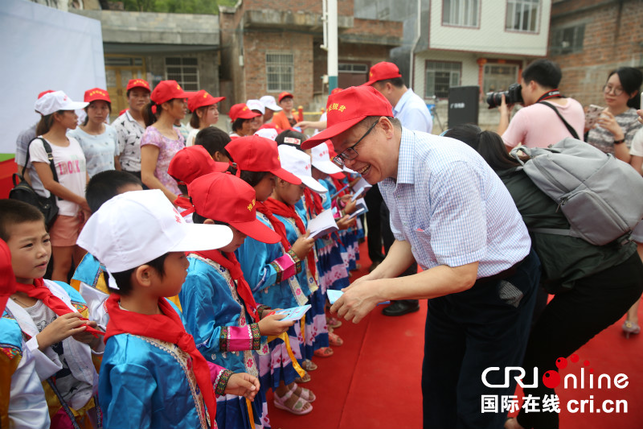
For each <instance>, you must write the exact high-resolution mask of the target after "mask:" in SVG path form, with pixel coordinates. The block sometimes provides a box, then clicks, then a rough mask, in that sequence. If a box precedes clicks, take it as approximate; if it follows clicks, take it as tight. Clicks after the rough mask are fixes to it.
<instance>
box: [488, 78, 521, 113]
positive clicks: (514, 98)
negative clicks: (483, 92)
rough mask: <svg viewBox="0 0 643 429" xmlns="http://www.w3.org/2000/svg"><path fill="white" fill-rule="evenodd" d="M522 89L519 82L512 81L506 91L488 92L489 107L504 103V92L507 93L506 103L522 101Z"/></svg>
mask: <svg viewBox="0 0 643 429" xmlns="http://www.w3.org/2000/svg"><path fill="white" fill-rule="evenodd" d="M521 89H522V87H521V86H520V84H519V83H512V84H511V85H509V89H507V90H506V91H501V92H488V93H487V104H488V105H489V108H490V109H493V108H494V107H498V106H500V105H501V104H502V94H504V95H505V103H507V104H516V103H522V92H520V90H521Z"/></svg>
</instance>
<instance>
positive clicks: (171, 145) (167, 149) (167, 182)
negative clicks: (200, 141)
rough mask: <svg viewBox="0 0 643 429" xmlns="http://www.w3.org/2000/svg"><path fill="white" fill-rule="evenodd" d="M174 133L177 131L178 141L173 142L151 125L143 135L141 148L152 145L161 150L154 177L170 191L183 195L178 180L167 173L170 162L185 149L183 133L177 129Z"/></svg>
mask: <svg viewBox="0 0 643 429" xmlns="http://www.w3.org/2000/svg"><path fill="white" fill-rule="evenodd" d="M174 131H176V139H175V140H172V139H168V138H167V137H165V136H164V135H163V134H161V133H160V132H159V130H158V129H157V128H156V127H153V126H151V125H150V126H149V127H147V128H146V129H145V133H143V137H141V146H145V145H146V144H151V145H154V146H157V147H158V148H159V157H158V160H157V161H156V170H154V176H156V178H157V179H159V182H161V184H163V186H165V187H166V188H167V190H168V191H170V192H172V193H174V194H176V195H181V191H180V190H179V185H178V184H177V183H176V180H174V179H173V178H172V176H170V175H169V174H168V173H167V169H168V167H169V166H170V161H172V158H173V157H174V155H175V154H176V153H177V152H178V151H179V150H181V149H183V148H184V147H185V144H184V140H183V136H182V135H181V133H180V132H179V131H178V130H176V129H175V130H174Z"/></svg>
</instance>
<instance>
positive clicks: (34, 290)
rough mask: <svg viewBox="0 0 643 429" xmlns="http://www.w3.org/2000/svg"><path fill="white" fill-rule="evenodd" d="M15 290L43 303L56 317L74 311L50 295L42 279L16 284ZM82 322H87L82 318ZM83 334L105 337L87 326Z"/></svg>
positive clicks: (102, 333) (100, 332)
mask: <svg viewBox="0 0 643 429" xmlns="http://www.w3.org/2000/svg"><path fill="white" fill-rule="evenodd" d="M16 290H17V291H19V292H24V293H26V294H27V295H29V297H30V298H35V299H39V300H40V301H42V302H43V304H45V305H46V306H47V307H48V308H49V309H51V310H52V311H53V312H54V313H56V315H57V316H63V315H65V314H68V313H73V312H74V311H73V310H72V309H71V308H69V307H68V306H67V304H65V302H64V301H63V300H62V299H60V298H58V297H57V296H56V295H54V294H53V293H51V291H50V290H49V288H48V287H47V286H45V281H44V280H43V279H34V281H33V284H32V285H26V284H23V283H18V284H17V286H16ZM82 320H87V319H85V318H82ZM85 332H89V333H90V334H92V335H93V336H95V337H96V336H98V335H105V333H104V332H102V331H99V330H97V329H94V328H92V327H91V326H87V329H86V330H85Z"/></svg>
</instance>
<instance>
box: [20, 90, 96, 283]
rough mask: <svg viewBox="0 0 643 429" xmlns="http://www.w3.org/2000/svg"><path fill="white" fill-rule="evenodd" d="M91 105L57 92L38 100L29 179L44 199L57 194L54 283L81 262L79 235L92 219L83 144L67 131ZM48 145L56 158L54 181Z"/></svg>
mask: <svg viewBox="0 0 643 429" xmlns="http://www.w3.org/2000/svg"><path fill="white" fill-rule="evenodd" d="M87 104H88V103H83V102H74V101H72V100H71V99H70V98H69V97H68V96H67V95H66V94H65V93H64V92H62V91H55V92H50V93H48V94H45V95H43V96H42V97H41V98H39V99H38V101H36V106H35V109H36V111H37V112H38V113H40V114H41V115H42V118H41V119H40V122H39V123H38V126H37V127H36V135H37V136H38V137H37V138H36V139H35V140H33V141H32V142H31V143H30V145H29V162H28V163H27V166H28V169H29V177H30V179H31V185H32V186H33V188H34V190H35V191H36V192H37V193H38V194H39V195H41V196H44V197H48V196H49V195H50V194H54V195H55V196H56V197H57V198H56V201H57V202H56V204H57V205H58V217H57V218H56V220H55V221H54V223H53V225H52V226H51V228H50V229H49V235H50V237H51V246H52V258H53V271H52V274H51V279H52V280H59V281H64V282H66V281H67V275H68V273H69V270H70V269H71V267H72V264H73V263H74V262H75V263H78V262H80V258H81V257H82V253H83V251H82V249H80V248H79V247H78V246H76V240H77V239H78V234H80V230H81V228H82V226H83V224H84V221H85V219H86V218H87V217H89V213H90V210H89V206H88V205H87V200H85V197H84V195H85V186H86V185H87V181H88V180H89V176H88V175H87V167H86V162H85V155H84V153H83V150H82V148H81V147H80V144H79V143H78V142H77V141H76V139H74V138H73V137H71V136H68V135H67V131H68V130H73V129H75V128H76V126H77V121H78V116H77V115H76V113H75V112H74V111H75V110H77V109H83V108H85V107H86V106H87ZM45 142H46V143H47V144H48V145H49V146H50V148H51V153H52V156H53V161H52V163H53V169H54V170H55V171H56V176H57V180H56V179H55V178H54V173H53V171H52V166H51V165H50V161H49V156H48V154H47V150H46V149H45Z"/></svg>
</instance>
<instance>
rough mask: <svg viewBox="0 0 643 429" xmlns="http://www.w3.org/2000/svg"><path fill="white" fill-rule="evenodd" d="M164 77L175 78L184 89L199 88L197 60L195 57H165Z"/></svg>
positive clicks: (192, 89) (193, 89)
mask: <svg viewBox="0 0 643 429" xmlns="http://www.w3.org/2000/svg"><path fill="white" fill-rule="evenodd" d="M165 78H166V79H167V80H175V81H177V82H178V83H179V85H181V88H183V89H184V90H185V91H198V90H199V61H198V60H197V59H196V58H187V57H168V58H165Z"/></svg>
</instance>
